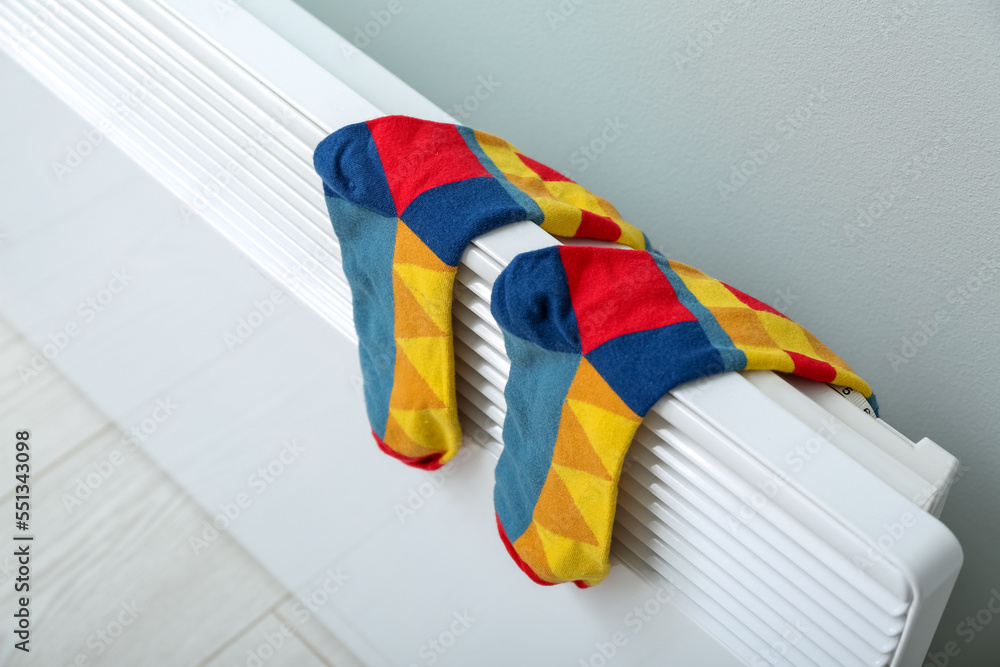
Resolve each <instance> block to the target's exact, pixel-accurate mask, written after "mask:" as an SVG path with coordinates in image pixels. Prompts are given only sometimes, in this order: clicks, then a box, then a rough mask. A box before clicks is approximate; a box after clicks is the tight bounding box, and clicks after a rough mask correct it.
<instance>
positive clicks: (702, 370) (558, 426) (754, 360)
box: [491, 246, 875, 588]
mask: <svg viewBox="0 0 1000 667" xmlns="http://www.w3.org/2000/svg"><path fill="white" fill-rule="evenodd" d="M491 307H492V312H493V316H494V317H495V318H496V321H497V322H498V323H499V324H500V327H501V329H502V330H503V333H504V341H505V344H506V347H507V355H508V356H509V357H510V361H511V368H510V377H509V379H508V380H507V387H506V389H505V392H504V394H505V396H506V399H507V417H506V421H505V423H504V427H503V438H504V449H503V453H502V454H501V456H500V461H499V462H498V464H497V468H496V489H495V493H494V501H495V504H496V512H497V525H498V527H499V529H500V536H501V539H502V540H503V542H504V544H505V546H506V547H507V551H508V552H509V553H510V555H511V557H512V558H513V559H514V560H515V561H516V562H517V564H518V565H519V566H520V567H521V569H522V570H523V571H524V572H525V573H526V574H527V575H528V576H529V577H531V579H532V580H534V581H535V582H537V583H539V584H555V583H563V582H568V581H573V582H575V583H576V584H577V586H580V587H581V588H585V587H587V586H592V585H594V584H597V583H600V582H601V581H602V580H603V579H604V577H605V576H607V574H608V567H609V565H608V550H609V549H610V546H611V527H612V524H613V522H614V513H615V503H616V498H617V493H618V478H619V476H620V475H621V469H622V463H623V461H624V458H625V453H626V450H627V449H628V446H629V443H631V441H632V437H633V435H634V434H635V431H636V429H637V428H638V426H639V424H640V423H641V422H642V419H643V417H645V415H646V412H647V411H648V410H649V409H650V408H651V407H652V406H653V404H654V403H656V402H657V401H658V400H659V399H660V398H661V397H662V396H663V395H664V394H666V393H667V392H669V391H670V390H671V389H673V388H674V387H676V386H677V385H679V384H682V383H684V382H687V381H689V380H694V379H695V378H699V377H703V376H707V375H712V374H715V373H722V372H724V371H738V370H744V369H770V370H775V371H782V372H786V373H794V374H796V375H801V376H803V377H806V378H811V379H814V380H820V381H823V382H831V383H836V384H840V385H844V386H847V387H851V388H853V389H856V390H858V391H860V392H861V393H862V394H863V395H864V396H865V397H870V398H869V401H870V402H871V404H872V406H873V407H875V403H874V396H872V392H871V389H870V388H869V387H868V385H867V384H865V382H864V381H863V380H862V379H861V378H859V377H858V376H857V375H855V374H854V372H853V371H851V369H850V368H848V366H847V365H846V364H845V363H844V362H843V361H841V360H840V359H839V358H838V357H837V356H836V355H835V354H833V353H832V352H831V351H830V350H829V349H827V347H826V346H824V345H823V344H822V343H820V342H819V341H818V340H817V339H816V338H815V337H813V335H812V334H810V333H809V332H808V331H806V330H805V329H803V328H802V327H801V326H799V325H797V324H795V323H794V322H792V321H791V320H789V319H788V318H786V317H785V316H784V315H782V314H781V313H779V312H778V311H776V310H774V309H773V308H771V307H770V306H767V305H766V304H763V303H761V302H760V301H757V300H756V299H754V298H753V297H750V296H748V295H746V294H744V293H743V292H740V291H739V290H736V289H733V288H732V287H730V286H729V285H726V284H725V283H722V282H719V281H717V280H713V279H712V278H709V277H708V276H706V275H705V274H703V273H701V272H699V271H696V270H695V269H692V268H691V267H689V266H685V265H684V264H680V263H678V262H670V261H668V260H666V259H665V258H664V257H663V256H662V255H660V254H659V253H656V252H642V251H635V250H628V249H618V248H592V247H583V246H561V247H553V248H545V249H543V250H537V251H534V252H529V253H524V254H522V255H519V256H518V257H516V258H515V259H514V261H513V262H511V264H510V265H509V266H508V267H507V268H506V269H504V271H503V272H502V273H501V274H500V276H499V277H498V278H497V281H496V284H495V285H494V287H493V297H492V306H491Z"/></svg>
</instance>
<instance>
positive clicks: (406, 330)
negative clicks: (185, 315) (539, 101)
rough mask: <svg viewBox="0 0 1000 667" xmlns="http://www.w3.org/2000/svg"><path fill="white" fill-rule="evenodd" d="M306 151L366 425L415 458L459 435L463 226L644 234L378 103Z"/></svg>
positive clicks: (462, 136) (521, 165)
mask: <svg viewBox="0 0 1000 667" xmlns="http://www.w3.org/2000/svg"><path fill="white" fill-rule="evenodd" d="M313 160H314V164H315V167H316V171H317V173H319V175H320V177H321V178H322V179H323V188H324V192H325V194H326V202H327V207H328V209H329V211H330V218H331V220H332V222H333V228H334V231H335V232H336V234H337V238H338V239H339V240H340V247H341V255H342V258H343V266H344V273H345V274H346V275H347V281H348V283H349V284H350V286H351V293H352V298H353V302H354V322H355V327H356V328H357V332H358V339H359V347H360V352H361V370H362V375H363V377H364V392H365V404H366V407H367V410H368V418H369V422H370V423H371V426H372V434H373V435H374V436H375V440H376V441H377V442H378V445H379V447H381V448H382V450H383V451H385V452H386V453H387V454H389V455H391V456H395V457H396V458H398V459H400V460H402V461H403V462H405V463H407V464H409V465H413V466H417V467H420V468H426V469H428V470H433V469H435V468H438V467H440V466H441V465H443V464H444V463H446V462H447V461H448V460H450V459H451V458H452V457H453V456H454V455H455V453H456V452H457V451H458V448H459V445H460V444H461V429H460V427H459V425H458V411H457V407H456V402H455V364H454V354H453V347H452V330H451V304H452V288H453V286H454V282H455V273H456V271H457V269H458V263H459V260H460V259H461V257H462V252H463V251H464V250H465V247H466V246H467V245H468V244H469V242H470V241H472V239H474V238H475V237H477V236H479V235H481V234H484V233H485V232H488V231H490V230H491V229H495V228H497V227H501V226H503V225H506V224H509V223H512V222H517V221H521V220H531V221H532V222H534V223H536V224H538V225H539V226H540V227H541V228H542V229H544V230H546V231H548V232H550V233H552V234H555V235H558V236H581V237H586V238H592V239H604V240H608V241H617V242H619V243H623V244H625V245H627V246H630V247H633V248H645V247H646V238H645V236H644V235H643V234H642V233H641V232H640V231H639V230H637V229H636V228H635V227H632V226H631V225H629V224H628V223H626V222H625V221H623V220H622V219H621V216H619V214H618V211H616V210H615V209H614V207H613V206H611V204H609V203H608V202H607V201H605V200H603V199H601V198H600V197H596V196H595V195H593V194H591V193H590V192H588V191H587V190H585V189H584V188H582V187H580V186H579V185H577V184H576V183H574V182H573V181H571V180H569V179H568V178H566V177H565V176H563V175H561V174H559V173H558V172H556V171H554V170H552V169H549V168H548V167H546V166H545V165H543V164H541V163H538V162H535V161H534V160H532V159H531V158H529V157H527V156H526V155H524V154H523V153H521V152H520V151H518V150H517V149H516V148H514V147H513V146H511V145H510V144H509V143H507V142H506V141H503V140H502V139H499V138H497V137H495V136H493V135H490V134H486V133H484V132H477V131H475V130H472V129H470V128H468V127H463V126H456V125H448V124H445V123H432V122H428V121H423V120H418V119H416V118H409V117H405V116H387V117H383V118H379V119H377V120H372V121H369V122H367V123H359V124H356V125H349V126H347V127H345V128H343V129H341V130H338V131H337V132H334V133H333V134H331V135H330V136H329V137H327V138H326V139H324V140H323V141H322V142H321V143H320V144H319V146H318V147H317V148H316V152H315V154H314V156H313Z"/></svg>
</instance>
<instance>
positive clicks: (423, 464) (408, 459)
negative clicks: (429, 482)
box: [372, 430, 444, 470]
mask: <svg viewBox="0 0 1000 667" xmlns="http://www.w3.org/2000/svg"><path fill="white" fill-rule="evenodd" d="M372 437H373V438H375V442H376V443H377V444H378V448H379V449H381V450H382V451H383V452H385V453H386V454H388V455H389V456H391V457H392V458H394V459H399V460H400V461H402V462H403V463H405V464H406V465H408V466H413V467H414V468H420V469H421V470H437V469H438V468H440V467H441V466H443V465H444V464H443V463H441V457H442V456H444V452H435V453H433V454H428V455H427V456H406V455H405V454H400V453H399V452H397V451H396V450H394V449H393V448H392V447H390V446H389V445H387V444H385V442H383V441H382V438H380V437H378V434H377V433H375V431H374V430H372Z"/></svg>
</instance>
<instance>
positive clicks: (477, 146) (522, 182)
mask: <svg viewBox="0 0 1000 667" xmlns="http://www.w3.org/2000/svg"><path fill="white" fill-rule="evenodd" d="M313 162H314V166H315V168H316V171H317V173H318V174H319V175H320V177H321V178H322V179H323V185H324V191H325V192H326V194H327V196H330V197H339V198H342V199H344V200H346V201H348V202H350V203H352V204H354V205H356V206H359V207H362V208H365V209H368V210H371V211H374V212H376V213H378V214H379V215H382V216H386V217H399V218H401V219H403V221H404V222H405V223H406V224H407V225H408V226H410V227H411V229H413V230H414V231H415V232H416V233H417V234H418V235H419V236H421V238H422V239H423V240H424V242H425V243H427V245H428V246H429V247H431V248H432V249H433V250H435V252H436V253H437V254H438V256H439V257H440V258H441V259H442V260H444V261H446V262H447V263H449V264H452V265H454V264H457V257H458V256H460V255H461V251H462V250H463V249H464V246H465V244H467V243H468V241H469V240H471V239H472V238H474V237H475V236H478V235H479V234H482V233H485V232H486V231H489V230H490V229H493V228H495V227H499V226H502V225H504V224H508V223H510V222H516V221H518V220H530V221H532V222H534V223H535V224H537V225H539V226H540V227H542V229H545V230H546V231H548V232H549V233H551V234H554V235H556V236H567V237H583V238H592V239H602V240H608V241H615V242H618V243H621V244H623V245H626V246H629V247H632V248H637V249H645V248H647V247H648V240H647V238H646V236H645V235H644V234H643V233H642V232H641V231H639V230H638V229H636V228H635V227H633V226H632V225H630V224H628V223H627V222H625V221H624V220H623V219H622V218H621V215H620V214H619V213H618V211H617V210H616V209H615V208H614V206H612V205H611V204H610V203H609V202H608V201H607V200H605V199H602V198H601V197H598V196H597V195H595V194H594V193H592V192H590V191H589V190H587V189H586V188H584V187H582V186H581V185H579V184H578V183H576V182H574V181H573V180H571V179H569V178H567V177H566V176H564V175H563V174H561V173H559V172H558V171H556V170H555V169H552V168H550V167H548V166H546V165H544V164H542V163H541V162H538V161H536V160H533V159H531V158H529V157H528V156H526V155H524V154H523V153H521V152H520V151H519V150H518V149H517V148H516V147H515V146H513V145H512V144H510V143H509V142H507V141H504V140H503V139H501V138H499V137H496V136H494V135H491V134H488V133H486V132H481V131H478V130H473V129H472V128H469V127H465V126H462V125H454V124H449V123H438V122H432V121H426V120H420V119H417V118H411V117H408V116H384V117H381V118H376V119H374V120H370V121H366V122H364V123H356V124H354V125H348V126H346V127H344V128H341V129H340V130H337V131H336V132H334V133H333V134H331V135H330V136H328V137H327V138H326V139H324V140H323V141H322V142H320V144H319V145H318V146H317V147H316V151H315V153H314V154H313ZM449 213H450V215H449Z"/></svg>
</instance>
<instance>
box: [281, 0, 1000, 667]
mask: <svg viewBox="0 0 1000 667" xmlns="http://www.w3.org/2000/svg"><path fill="white" fill-rule="evenodd" d="M300 4H302V5H304V6H306V7H307V8H308V9H309V10H310V11H312V12H313V13H314V14H316V15H317V16H318V17H319V18H321V19H322V20H323V21H324V22H326V23H327V24H328V25H330V26H331V27H333V28H334V29H335V30H336V31H338V32H340V33H341V34H342V35H344V36H346V37H349V38H352V39H353V38H354V37H355V36H356V35H357V33H356V30H357V29H361V30H364V27H365V24H366V23H369V22H370V21H372V20H373V16H372V14H371V12H373V11H374V12H380V11H381V10H384V9H386V8H387V7H388V5H389V0H365V1H357V2H350V3H348V2H327V1H322V2H321V1H319V0H301V2H300ZM945 4H947V5H948V6H947V7H945V6H939V5H937V4H935V3H931V2H929V1H927V0H902V1H900V2H897V3H883V4H882V5H881V6H878V7H872V6H871V5H870V4H869V3H823V5H822V6H820V5H819V3H794V2H788V1H786V2H780V3H763V2H753V1H750V0H748V1H746V2H742V3H741V2H738V1H736V0H730V1H729V2H698V3H695V2H676V3H664V2H650V1H645V2H631V3H623V2H616V3H610V2H607V3H599V2H596V1H594V0H563V1H562V2H561V3H560V2H558V0H548V1H544V0H543V1H541V2H537V1H531V0H506V1H505V2H489V3H487V2H469V1H468V0H465V1H459V0H400V4H399V7H400V8H401V11H400V12H399V13H398V14H396V15H390V14H388V12H386V13H385V14H383V15H382V17H383V20H384V19H385V17H386V16H391V20H390V21H388V23H387V25H385V26H384V27H382V26H379V30H378V32H379V34H378V35H377V36H376V37H374V38H372V39H371V40H370V42H369V43H365V42H363V41H360V42H359V43H361V44H362V45H363V46H364V48H363V50H364V51H365V52H366V53H367V54H369V55H370V56H372V57H373V58H375V60H377V61H378V62H380V63H381V64H382V65H384V66H385V67H387V68H388V69H389V70H390V71H392V72H393V73H395V74H396V75H398V76H399V77H400V78H401V79H403V80H404V81H406V82H407V83H409V84H410V85H412V86H413V87H415V88H416V89H417V90H418V91H420V92H421V93H423V94H424V95H426V96H427V97H428V98H430V99H431V101H433V102H435V103H436V104H438V105H440V106H441V107H443V108H445V109H446V110H452V111H451V113H452V114H453V115H456V116H458V117H460V118H461V115H462V113H467V114H468V117H467V118H462V120H463V122H465V123H467V124H470V125H473V126H475V127H477V128H481V129H484V130H487V131H490V132H493V133H496V134H499V135H500V136H502V137H504V138H506V139H508V140H510V141H512V142H513V143H515V144H516V145H517V146H518V147H519V148H521V149H522V150H523V151H525V152H526V153H527V154H529V155H531V156H532V157H535V158H537V159H540V160H542V161H543V162H546V163H548V164H549V165H551V166H553V167H555V168H557V169H560V170H562V171H564V172H565V173H566V174H567V175H569V176H571V177H572V178H574V179H576V180H578V181H580V182H581V183H583V184H584V185H586V186H587V187H589V188H591V189H593V190H594V191H596V192H597V193H599V194H601V195H603V196H604V197H606V198H608V199H609V200H611V201H612V202H614V203H615V204H616V205H617V206H618V208H619V209H620V210H621V212H622V214H623V215H624V217H625V218H626V219H627V220H629V221H630V222H632V223H633V224H635V225H637V226H639V227H640V228H642V229H644V230H645V231H646V232H647V233H648V234H649V235H650V237H651V238H652V239H653V241H654V243H655V244H656V245H657V246H658V247H659V248H660V249H661V250H663V251H665V252H666V253H667V254H668V256H670V257H671V258H674V259H678V260H681V261H683V262H686V263H689V264H693V265H694V266H697V267H698V268H700V269H702V270H704V271H706V272H708V273H709V274H711V275H714V276H715V277H717V278H720V279H723V280H726V281H728V282H731V283H733V284H735V285H737V286H739V287H740V288H742V289H744V290H745V291H748V292H750V293H751V294H753V295H755V296H757V297H758V298H760V299H763V300H765V301H768V302H770V303H772V304H775V305H777V306H778V307H780V308H782V309H783V310H785V311H786V313H787V314H788V315H790V316H791V317H793V318H795V319H797V320H799V321H800V322H802V323H803V324H805V325H806V326H808V327H809V328H810V329H811V330H812V331H813V332H814V333H816V334H817V335H818V336H819V337H820V338H821V339H822V340H824V341H825V342H827V343H828V344H829V345H830V346H831V347H833V348H834V349H836V350H837V351H839V352H840V353H841V354H842V356H844V357H845V358H846V359H847V360H848V361H849V363H851V364H852V365H853V366H854V368H855V369H856V370H858V371H859V372H860V373H861V374H862V375H863V376H864V377H865V378H867V379H868V380H869V381H870V382H871V383H872V385H873V386H874V387H875V388H876V391H877V393H878V396H879V398H880V401H881V404H882V406H883V416H884V417H885V418H886V419H887V420H888V421H889V422H890V423H891V424H893V425H894V426H896V427H897V428H898V429H899V430H901V431H903V432H904V433H906V434H907V435H908V436H909V437H911V438H913V439H919V438H921V437H923V436H929V437H931V438H932V439H934V440H935V441H936V442H938V443H939V444H941V445H943V446H944V447H945V448H947V449H948V450H950V451H951V452H953V453H954V454H956V455H957V456H958V457H959V458H960V459H961V462H962V464H963V466H967V471H966V472H965V474H964V476H963V477H962V478H961V479H960V480H959V481H958V482H957V483H956V484H955V487H954V489H953V491H952V494H951V497H950V498H949V500H948V504H947V507H946V509H945V513H944V520H945V522H946V523H947V524H948V525H949V526H950V527H951V528H952V530H954V532H955V533H956V534H957V535H958V537H959V539H960V540H961V542H962V544H963V546H964V548H965V551H966V565H965V569H964V571H963V574H962V577H961V578H960V580H959V583H958V586H957V588H956V591H955V594H954V596H953V599H952V603H951V605H950V606H949V608H948V610H947V612H946V614H945V617H944V619H943V621H942V623H941V627H940V630H939V632H938V635H937V637H936V638H935V640H934V644H933V649H934V650H936V651H940V650H941V648H942V646H943V645H944V643H945V642H948V641H956V642H958V645H959V647H960V649H961V654H960V655H959V656H958V657H957V658H952V659H951V663H950V664H952V665H970V666H981V665H987V664H994V662H995V660H996V659H997V656H998V655H1000V618H997V619H996V620H994V622H993V623H992V625H990V626H987V627H985V628H984V629H983V631H982V632H979V633H976V634H974V636H973V637H972V641H971V642H969V643H966V639H968V635H967V634H958V632H957V628H956V626H957V625H958V624H959V623H960V622H962V621H963V619H964V618H965V617H966V616H969V615H973V616H974V615H975V614H976V612H978V611H979V610H980V609H981V608H983V607H984V606H985V605H986V603H987V601H988V599H989V597H990V595H991V593H990V591H991V589H993V588H997V589H998V590H1000V566H998V563H1000V538H998V534H1000V528H998V523H1000V519H998V514H1000V494H998V485H997V479H998V477H1000V454H998V448H997V433H998V432H1000V381H998V378H1000V351H998V344H1000V315H998V313H1000V307H998V303H1000V264H998V260H1000V212H998V205H1000V201H998V180H1000V123H998V119H1000V8H998V6H997V5H996V3H990V2H985V1H981V0H978V1H974V2H965V3H945ZM373 25H374V24H373ZM370 30H371V32H375V30H374V28H370ZM480 77H482V78H484V79H486V80H490V79H492V81H493V82H495V84H494V85H496V86H497V87H496V88H495V90H493V91H492V92H491V93H489V94H486V89H485V88H484V87H480V88H479V93H480V96H481V97H484V98H485V99H483V100H481V101H480V100H476V99H475V98H474V97H472V98H470V97H469V96H474V95H475V94H476V92H477V86H479V85H480V83H479V82H480ZM466 100H468V103H467V108H470V109H471V108H472V107H473V106H477V107H478V108H476V109H475V110H474V111H467V110H466V109H463V110H462V111H461V112H457V111H454V110H453V109H454V106H455V105H456V104H462V103H463V102H464V101H466ZM796 116H797V117H798V118H796ZM609 121H610V122H611V123H618V124H620V128H619V129H617V130H614V131H610V130H609V131H608V133H607V135H608V139H609V141H607V142H606V144H605V145H604V146H603V152H602V153H601V154H600V155H599V156H595V159H594V160H589V159H587V158H586V157H584V156H583V153H582V152H579V151H580V147H581V146H586V145H588V144H590V143H591V142H594V145H595V148H598V149H600V148H602V146H601V144H602V141H598V139H599V138H600V137H601V134H602V132H603V131H604V130H603V128H605V127H606V124H607V123H608V122H609ZM754 158H756V163H754V162H753V160H754ZM741 165H742V166H743V167H744V168H745V170H746V171H747V172H753V173H751V174H750V175H749V176H746V177H745V179H744V177H743V176H740V175H734V173H733V170H734V169H737V170H738V169H739V168H740V166H741ZM724 184H728V185H729V186H730V187H729V188H727V187H725V185H724ZM884 202H890V203H889V205H888V206H886V204H885V203H884ZM880 207H881V208H885V210H884V212H882V213H881V214H880V215H879V216H878V218H877V219H874V218H873V219H872V220H871V221H870V222H869V223H868V224H867V227H863V228H859V229H854V228H853V227H852V225H853V224H854V223H855V222H856V221H857V219H858V218H859V210H862V209H871V211H872V212H874V213H876V214H877V213H878V212H879V208H880ZM991 266H992V267H993V268H989V267H991ZM977 277H978V278H979V279H980V280H979V282H978V283H977V282H976V280H977ZM973 287H977V289H975V290H973V289H972V288H973ZM961 289H967V290H969V292H968V294H967V295H965V296H963V294H962V293H961V292H960V290H961ZM935 314H938V316H939V317H942V318H947V319H946V321H945V322H943V323H941V324H939V325H938V326H937V329H936V332H935V333H934V335H933V336H930V337H926V344H925V345H923V346H922V347H920V348H916V349H915V350H910V349H907V350H905V351H906V352H908V353H912V352H915V355H914V356H913V357H912V359H905V358H904V359H905V361H904V362H903V363H898V362H897V364H896V367H894V366H893V364H892V362H891V361H890V357H889V355H890V353H896V354H900V352H901V349H902V348H903V345H904V343H903V339H904V337H905V338H912V337H913V336H914V335H916V336H917V339H918V340H919V341H920V342H923V341H924V337H922V334H920V333H918V332H920V331H921V327H922V323H926V324H930V323H932V322H933V321H934V318H935Z"/></svg>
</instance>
